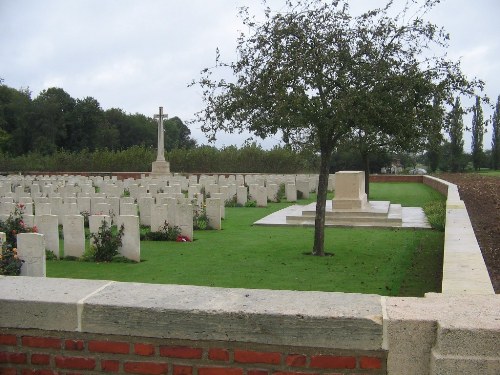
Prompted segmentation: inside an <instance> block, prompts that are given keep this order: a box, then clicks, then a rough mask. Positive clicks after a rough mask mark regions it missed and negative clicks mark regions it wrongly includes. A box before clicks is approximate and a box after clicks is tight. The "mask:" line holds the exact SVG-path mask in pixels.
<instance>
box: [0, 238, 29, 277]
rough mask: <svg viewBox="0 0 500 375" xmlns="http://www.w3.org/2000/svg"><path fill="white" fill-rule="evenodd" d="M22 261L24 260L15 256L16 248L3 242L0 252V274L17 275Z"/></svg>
mask: <svg viewBox="0 0 500 375" xmlns="http://www.w3.org/2000/svg"><path fill="white" fill-rule="evenodd" d="M23 263H24V260H21V259H19V257H18V256H17V249H16V248H15V247H12V246H11V245H9V244H8V243H7V242H4V243H3V244H2V253H1V254H0V275H6V276H19V275H20V274H21V266H22V265H23Z"/></svg>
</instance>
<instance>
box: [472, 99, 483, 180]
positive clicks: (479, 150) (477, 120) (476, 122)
mask: <svg viewBox="0 0 500 375" xmlns="http://www.w3.org/2000/svg"><path fill="white" fill-rule="evenodd" d="M484 125H485V123H484V119H483V109H482V108H481V101H480V99H479V96H476V104H474V106H473V107H472V147H471V148H472V164H473V165H474V169H475V170H476V171H478V170H479V169H480V168H481V162H482V160H483V135H484Z"/></svg>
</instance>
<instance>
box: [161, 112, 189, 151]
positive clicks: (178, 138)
mask: <svg viewBox="0 0 500 375" xmlns="http://www.w3.org/2000/svg"><path fill="white" fill-rule="evenodd" d="M164 128H165V150H166V151H167V152H170V151H172V150H173V149H176V148H193V147H195V146H196V141H195V140H194V139H192V138H191V137H190V135H191V130H189V128H188V127H187V126H186V125H184V123H183V122H182V120H181V119H180V118H179V117H172V118H171V119H168V120H166V121H164Z"/></svg>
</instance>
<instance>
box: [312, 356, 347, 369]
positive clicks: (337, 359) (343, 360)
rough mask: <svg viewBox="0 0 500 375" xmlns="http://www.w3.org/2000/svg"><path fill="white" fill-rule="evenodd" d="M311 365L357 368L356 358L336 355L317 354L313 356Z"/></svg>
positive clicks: (315, 366)
mask: <svg viewBox="0 0 500 375" xmlns="http://www.w3.org/2000/svg"><path fill="white" fill-rule="evenodd" d="M310 367H313V368H345V369H350V368H356V358H355V357H343V356H334V355H315V356H312V357H311V364H310Z"/></svg>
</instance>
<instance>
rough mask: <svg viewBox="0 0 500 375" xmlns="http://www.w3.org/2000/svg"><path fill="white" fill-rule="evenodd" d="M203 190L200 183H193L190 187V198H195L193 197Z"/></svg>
mask: <svg viewBox="0 0 500 375" xmlns="http://www.w3.org/2000/svg"><path fill="white" fill-rule="evenodd" d="M200 191H201V186H200V185H191V186H189V187H188V198H189V199H193V197H194V196H195V195H196V194H198V193H199V192H200Z"/></svg>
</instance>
